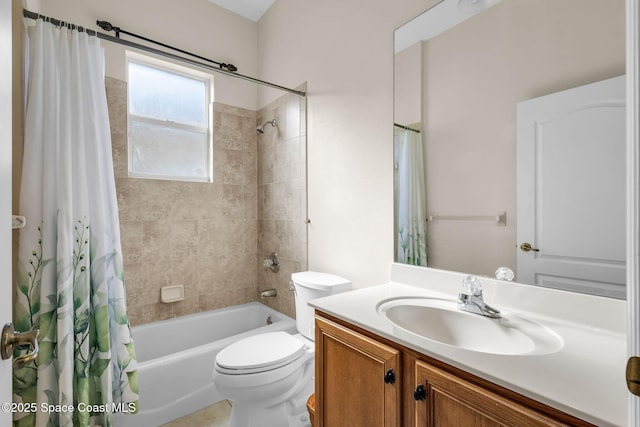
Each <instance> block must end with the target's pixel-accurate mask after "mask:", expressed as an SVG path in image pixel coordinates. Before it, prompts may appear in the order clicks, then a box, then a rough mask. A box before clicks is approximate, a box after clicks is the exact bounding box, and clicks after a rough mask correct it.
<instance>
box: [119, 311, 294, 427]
mask: <svg viewBox="0 0 640 427" xmlns="http://www.w3.org/2000/svg"><path fill="white" fill-rule="evenodd" d="M269 318H270V320H267V319H269ZM269 322H271V323H270V324H268V323H269ZM270 331H287V332H290V333H295V332H297V331H296V324H295V320H294V319H292V318H290V317H289V316H286V315H284V314H282V313H280V312H278V311H275V310H273V309H271V308H269V307H267V306H265V305H263V304H260V303H258V302H251V303H248V304H242V305H237V306H233V307H227V308H222V309H219V310H213V311H208V312H204V313H197V314H191V315H188V316H183V317H178V318H175V319H171V320H163V321H159V322H154V323H149V324H146V325H141V326H135V327H134V328H133V339H134V342H135V345H136V355H137V357H138V382H139V387H140V405H139V412H138V413H137V414H136V415H126V414H114V419H113V424H114V426H115V427H134V426H140V427H149V426H159V425H161V424H164V423H167V422H169V421H171V420H174V419H176V418H180V417H182V416H185V415H187V414H190V413H192V412H195V411H198V410H200V409H202V408H205V407H207V406H209V405H212V404H214V403H216V402H220V401H221V400H224V399H225V396H222V395H220V393H219V392H218V391H217V390H216V388H215V387H214V385H213V380H212V375H213V364H214V361H215V358H216V354H217V353H218V352H219V351H220V350H222V349H223V348H224V347H226V346H228V345H229V344H231V343H232V342H235V341H237V340H239V339H241V338H244V337H248V336H251V335H255V334H260V333H263V332H270Z"/></svg>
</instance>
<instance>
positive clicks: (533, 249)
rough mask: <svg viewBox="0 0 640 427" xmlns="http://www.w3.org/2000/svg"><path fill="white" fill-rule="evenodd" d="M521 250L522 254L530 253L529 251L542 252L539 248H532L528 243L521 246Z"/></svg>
mask: <svg viewBox="0 0 640 427" xmlns="http://www.w3.org/2000/svg"><path fill="white" fill-rule="evenodd" d="M520 250H521V251H522V252H529V251H531V252H539V251H540V249H538V248H534V247H531V243H526V242H525V243H523V244H521V245H520Z"/></svg>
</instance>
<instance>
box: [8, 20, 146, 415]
mask: <svg viewBox="0 0 640 427" xmlns="http://www.w3.org/2000/svg"><path fill="white" fill-rule="evenodd" d="M25 50H26V54H27V55H26V56H27V57H28V58H29V61H28V76H27V79H26V82H27V83H26V88H25V90H26V100H27V101H26V112H25V149H24V159H23V168H22V169H23V176H22V181H21V194H20V209H21V212H22V213H23V214H24V215H25V216H27V217H28V218H29V224H33V225H28V226H27V227H26V228H24V229H22V230H21V231H20V241H19V249H18V265H17V290H16V298H15V304H14V306H15V308H14V310H15V312H14V324H15V327H16V328H17V330H20V331H27V330H33V329H39V330H40V339H39V346H40V350H39V354H38V357H37V360H36V362H35V364H32V365H28V366H25V367H22V368H19V369H14V381H13V391H14V401H15V402H17V403H32V404H34V405H35V406H34V407H33V408H34V409H35V410H33V411H25V412H21V413H16V414H14V426H18V427H21V426H37V427H44V426H52V427H58V426H65V427H66V426H82V427H84V426H111V425H112V421H111V414H112V412H113V411H115V410H120V411H127V412H136V411H137V404H138V381H137V371H136V370H137V362H136V356H135V349H134V344H133V339H132V335H131V328H130V325H129V318H128V316H127V310H126V297H125V287H124V275H123V267H122V266H123V263H122V250H121V244H120V229H119V219H118V210H117V202H116V195H115V180H114V177H113V160H112V158H111V140H110V132H109V118H108V113H107V106H106V94H105V88H104V62H103V61H104V56H103V52H102V48H101V46H100V43H99V41H98V40H97V39H96V38H95V37H89V36H87V35H86V34H85V33H79V32H78V31H75V30H74V31H70V30H68V29H63V30H61V29H59V28H55V27H54V26H53V25H52V24H50V23H44V22H42V21H37V23H36V24H35V25H31V26H30V27H29V30H28V43H25ZM22 352H24V350H16V352H15V354H14V355H16V356H17V355H19V354H20V353H22Z"/></svg>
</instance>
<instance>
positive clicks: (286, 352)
mask: <svg viewBox="0 0 640 427" xmlns="http://www.w3.org/2000/svg"><path fill="white" fill-rule="evenodd" d="M304 351H305V347H304V343H303V342H302V341H301V340H298V339H296V338H294V337H293V336H291V335H289V334H288V333H286V332H283V331H278V332H268V333H265V334H259V335H253V336H251V337H248V338H244V339H241V340H240V341H237V342H235V343H233V344H231V345H229V346H228V347H226V348H224V349H222V350H221V351H220V352H219V353H218V355H217V356H216V365H218V366H219V367H221V368H224V369H225V370H227V369H233V370H239V371H251V372H261V371H265V370H268V369H275V368H276V367H279V366H282V365H286V364H287V363H288V362H290V361H292V360H295V359H297V358H298V357H300V356H301V355H302V354H303V353H304Z"/></svg>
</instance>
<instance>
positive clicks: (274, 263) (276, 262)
mask: <svg viewBox="0 0 640 427" xmlns="http://www.w3.org/2000/svg"><path fill="white" fill-rule="evenodd" d="M263 265H264V266H265V268H270V269H271V271H273V272H274V273H277V272H278V271H280V259H279V258H278V253H277V252H271V255H269V258H266V259H265V260H264V262H263Z"/></svg>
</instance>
